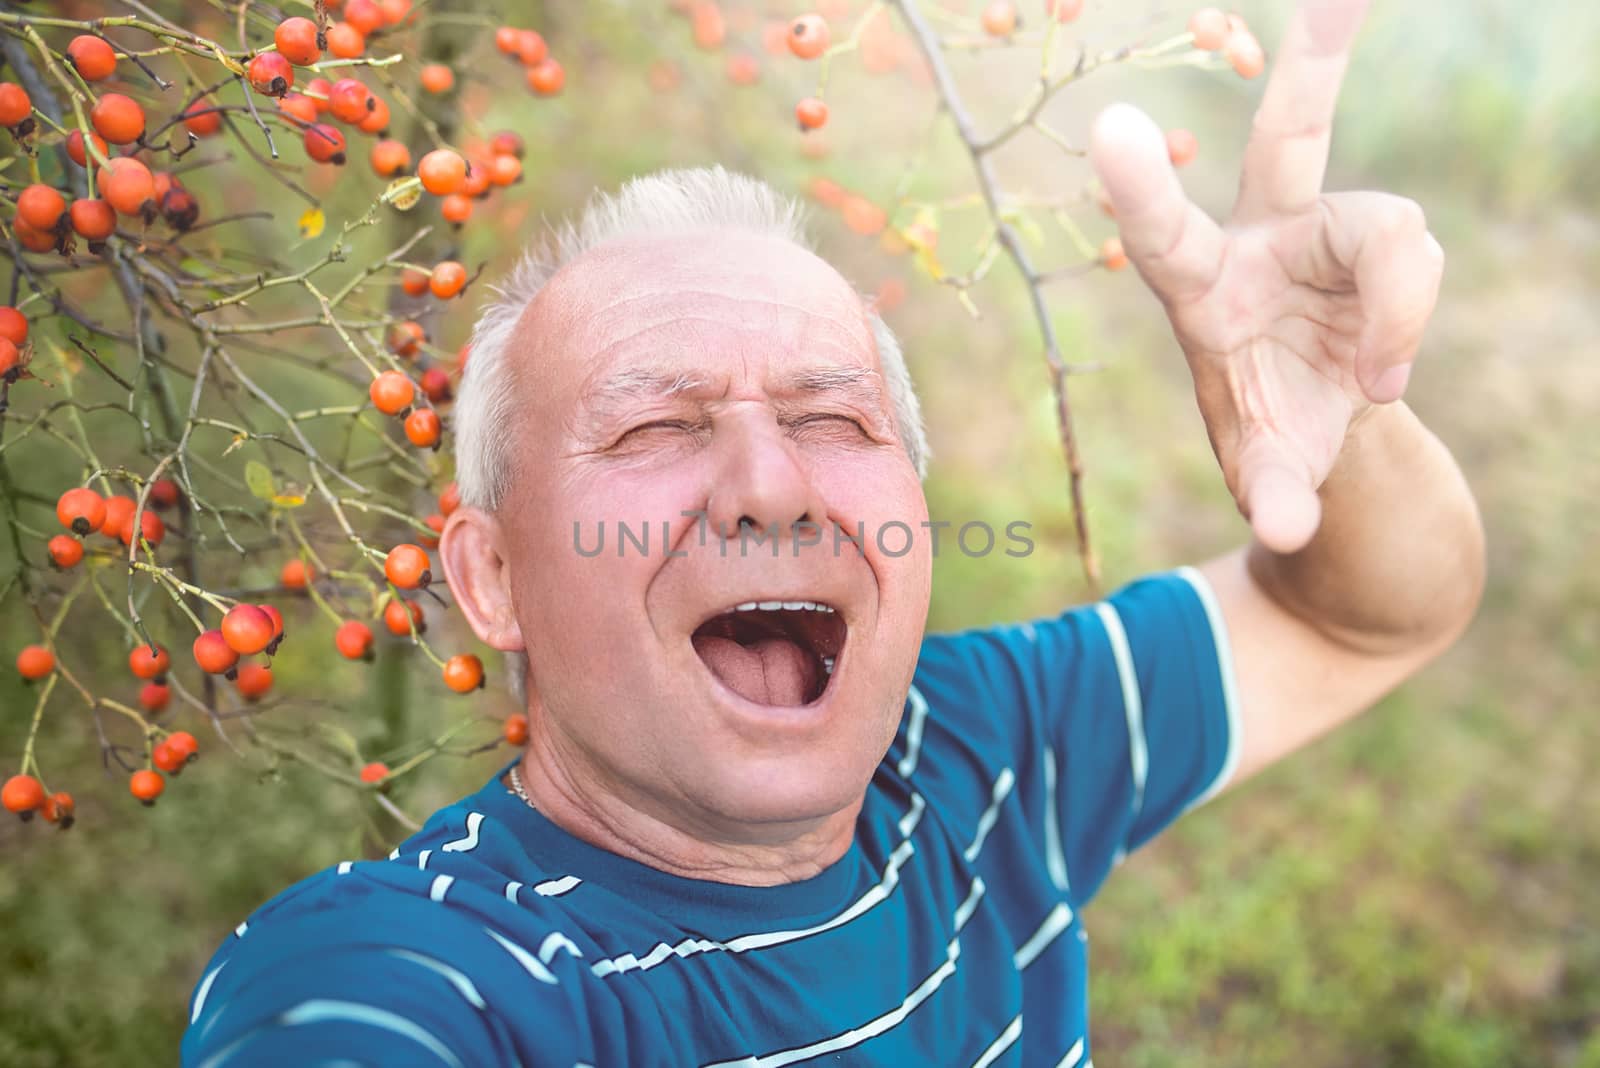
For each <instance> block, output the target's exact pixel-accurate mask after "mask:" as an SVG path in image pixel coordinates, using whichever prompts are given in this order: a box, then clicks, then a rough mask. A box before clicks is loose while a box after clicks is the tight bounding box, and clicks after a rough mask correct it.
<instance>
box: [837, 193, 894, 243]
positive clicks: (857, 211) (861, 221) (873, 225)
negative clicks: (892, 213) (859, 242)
mask: <svg viewBox="0 0 1600 1068" xmlns="http://www.w3.org/2000/svg"><path fill="white" fill-rule="evenodd" d="M839 210H840V214H842V215H843V216H844V224H845V225H846V226H848V227H849V228H850V229H851V230H854V231H855V232H856V233H858V234H861V235H863V236H865V237H873V236H876V235H877V234H880V233H882V232H883V228H884V227H885V226H887V225H889V216H888V213H887V212H885V211H884V210H883V209H882V208H880V207H878V205H876V204H874V203H873V202H872V201H870V200H868V199H867V198H866V197H863V196H857V195H855V194H853V193H852V194H851V195H849V196H848V197H846V198H845V202H844V204H843V206H842V207H841V208H840V209H839Z"/></svg>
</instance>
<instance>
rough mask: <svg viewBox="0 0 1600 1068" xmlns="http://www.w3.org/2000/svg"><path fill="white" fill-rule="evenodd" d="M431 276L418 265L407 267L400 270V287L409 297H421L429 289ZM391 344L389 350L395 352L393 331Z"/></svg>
mask: <svg viewBox="0 0 1600 1068" xmlns="http://www.w3.org/2000/svg"><path fill="white" fill-rule="evenodd" d="M429 277H430V276H429V274H428V272H427V271H424V270H422V269H421V268H418V267H407V268H405V269H404V270H403V271H401V272H400V288H401V289H403V290H405V292H406V296H408V297H420V296H422V294H424V293H426V292H427V291H428V278H429ZM389 345H390V350H389V351H391V352H393V351H394V349H393V346H394V334H393V333H391V334H390V335H389ZM413 351H415V350H413Z"/></svg>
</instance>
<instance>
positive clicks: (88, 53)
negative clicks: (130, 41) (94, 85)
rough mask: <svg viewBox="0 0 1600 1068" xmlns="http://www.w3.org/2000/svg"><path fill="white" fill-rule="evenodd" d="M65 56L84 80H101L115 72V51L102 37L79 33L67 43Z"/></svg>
mask: <svg viewBox="0 0 1600 1068" xmlns="http://www.w3.org/2000/svg"><path fill="white" fill-rule="evenodd" d="M67 58H68V59H70V60H71V61H72V65H73V66H74V67H76V68H78V73H79V74H81V75H82V76H83V80H84V81H86V82H103V81H105V80H106V79H107V78H109V77H111V76H112V75H113V74H115V73H117V53H116V49H114V48H112V47H111V45H110V43H109V42H107V41H106V39H105V38H103V37H96V36H94V34H92V33H85V34H80V35H78V36H77V37H74V38H73V39H72V43H71V44H69V45H67Z"/></svg>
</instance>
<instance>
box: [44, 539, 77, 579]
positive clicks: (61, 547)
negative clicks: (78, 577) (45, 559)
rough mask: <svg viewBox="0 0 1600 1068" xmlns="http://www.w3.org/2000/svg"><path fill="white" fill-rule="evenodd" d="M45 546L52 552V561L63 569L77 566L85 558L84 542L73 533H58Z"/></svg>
mask: <svg viewBox="0 0 1600 1068" xmlns="http://www.w3.org/2000/svg"><path fill="white" fill-rule="evenodd" d="M45 548H46V550H48V551H49V553H50V562H51V563H52V564H54V565H55V566H56V567H59V568H60V569H61V570H63V571H65V570H67V569H68V568H71V567H77V566H78V562H79V561H80V560H82V559H83V542H81V541H79V540H78V539H77V538H74V537H73V536H72V535H71V534H57V535H56V536H55V537H53V538H51V539H50V541H49V543H48V544H47V545H46V546H45Z"/></svg>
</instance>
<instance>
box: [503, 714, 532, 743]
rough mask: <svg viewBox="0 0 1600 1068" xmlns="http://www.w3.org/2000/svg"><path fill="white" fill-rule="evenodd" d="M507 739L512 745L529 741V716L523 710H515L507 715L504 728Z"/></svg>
mask: <svg viewBox="0 0 1600 1068" xmlns="http://www.w3.org/2000/svg"><path fill="white" fill-rule="evenodd" d="M502 731H503V733H504V734H505V739H506V741H507V742H509V743H510V744H512V745H526V744H527V742H528V717H527V716H525V715H523V714H522V713H521V712H513V713H511V715H509V716H507V717H506V722H505V726H504V727H503V728H502Z"/></svg>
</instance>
